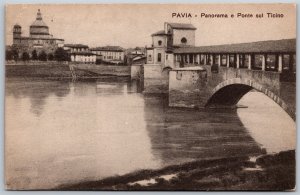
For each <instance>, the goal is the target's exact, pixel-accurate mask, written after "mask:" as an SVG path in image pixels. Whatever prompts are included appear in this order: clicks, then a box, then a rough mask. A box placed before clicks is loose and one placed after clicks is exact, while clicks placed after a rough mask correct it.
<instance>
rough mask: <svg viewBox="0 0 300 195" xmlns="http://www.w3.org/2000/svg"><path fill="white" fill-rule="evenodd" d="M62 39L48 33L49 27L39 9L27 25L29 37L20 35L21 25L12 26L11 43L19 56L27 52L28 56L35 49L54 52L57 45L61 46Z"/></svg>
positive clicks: (38, 51)
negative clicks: (32, 20) (31, 21)
mask: <svg viewBox="0 0 300 195" xmlns="http://www.w3.org/2000/svg"><path fill="white" fill-rule="evenodd" d="M63 44H64V39H59V38H54V37H53V36H52V35H51V34H49V27H48V26H47V25H46V23H45V22H44V21H43V19H42V14H41V12H40V10H38V12H37V16H36V20H35V21H34V22H33V23H32V24H31V25H30V27H29V37H24V36H22V27H21V26H20V25H18V24H16V25H14V27H13V45H12V48H13V49H15V50H17V51H18V53H19V56H21V55H22V53H23V52H27V53H28V54H29V55H30V56H31V55H32V52H33V51H34V50H36V52H37V53H40V52H41V51H44V52H45V53H47V54H50V53H51V54H54V52H55V50H56V49H57V48H58V47H63Z"/></svg>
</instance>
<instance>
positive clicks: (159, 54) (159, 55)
mask: <svg viewBox="0 0 300 195" xmlns="http://www.w3.org/2000/svg"><path fill="white" fill-rule="evenodd" d="M157 61H158V62H161V53H158V54H157Z"/></svg>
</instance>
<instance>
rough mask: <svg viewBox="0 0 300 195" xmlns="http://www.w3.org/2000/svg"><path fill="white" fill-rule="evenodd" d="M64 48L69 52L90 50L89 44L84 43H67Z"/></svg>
mask: <svg viewBox="0 0 300 195" xmlns="http://www.w3.org/2000/svg"><path fill="white" fill-rule="evenodd" d="M64 50H66V51H67V52H68V53H74V52H86V51H89V46H87V45H83V44H65V45H64Z"/></svg>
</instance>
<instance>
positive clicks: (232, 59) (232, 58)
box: [229, 54, 235, 67]
mask: <svg viewBox="0 0 300 195" xmlns="http://www.w3.org/2000/svg"><path fill="white" fill-rule="evenodd" d="M229 67H235V55H234V54H231V55H229Z"/></svg>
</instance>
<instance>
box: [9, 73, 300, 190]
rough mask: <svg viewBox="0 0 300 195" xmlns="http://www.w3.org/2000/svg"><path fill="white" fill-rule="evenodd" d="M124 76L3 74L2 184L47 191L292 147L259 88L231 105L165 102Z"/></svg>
mask: <svg viewBox="0 0 300 195" xmlns="http://www.w3.org/2000/svg"><path fill="white" fill-rule="evenodd" d="M138 91H139V88H138V87H137V85H136V83H134V82H130V81H128V80H126V79H111V78H103V79H99V80H97V81H84V82H83V81H77V82H71V81H67V80H64V81H51V80H42V79H21V78H8V79H7V80H6V94H5V97H6V98H5V101H6V102H5V105H6V106H5V166H6V173H5V175H6V185H7V187H8V188H10V189H24V188H25V189H47V188H54V187H57V186H59V185H62V184H70V183H77V182H81V181H91V180H98V179H102V178H105V177H109V176H115V175H122V174H126V173H130V172H133V171H136V170H141V169H159V168H162V167H164V166H168V165H172V164H178V163H184V162H189V161H193V160H200V159H207V158H219V157H232V156H239V155H249V156H251V155H257V154H262V153H263V152H264V151H267V152H268V153H274V152H279V151H283V150H289V149H295V145H296V127H295V123H294V121H293V120H292V119H291V118H289V116H288V115H287V114H286V113H285V112H284V111H283V110H281V108H280V107H279V106H277V105H276V104H275V103H273V102H272V101H271V100H270V99H269V98H268V97H266V96H264V95H263V94H261V93H258V92H249V93H248V94H247V95H245V96H244V97H243V98H242V99H241V101H240V102H239V104H241V105H244V106H247V108H239V109H237V110H228V109H219V110H215V109H214V110H191V109H178V108H177V109H175V108H168V106H167V105H166V104H167V100H166V98H165V97H163V96H149V95H148V96H146V95H143V94H141V93H138Z"/></svg>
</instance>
